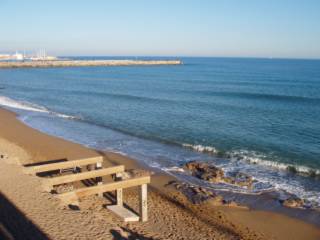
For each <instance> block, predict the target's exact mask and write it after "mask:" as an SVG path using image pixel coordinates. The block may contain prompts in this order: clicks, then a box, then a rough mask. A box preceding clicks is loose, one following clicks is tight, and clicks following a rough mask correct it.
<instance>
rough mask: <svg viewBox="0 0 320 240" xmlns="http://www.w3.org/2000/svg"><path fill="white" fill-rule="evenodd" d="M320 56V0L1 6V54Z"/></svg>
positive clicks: (115, 0) (60, 0) (3, 2)
mask: <svg viewBox="0 0 320 240" xmlns="http://www.w3.org/2000/svg"><path fill="white" fill-rule="evenodd" d="M40 48H45V49H46V50H47V52H48V53H51V54H53V55H134V56H141V55H151V56H241V57H285V58H320V0H92V1H89V0H54V1H49V0H48V1H44V0H39V1H36V0H28V1H27V0H21V1H18V0H0V52H11V51H15V50H21V51H22V50H26V51H27V52H28V51H35V50H38V49H40Z"/></svg>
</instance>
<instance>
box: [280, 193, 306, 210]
mask: <svg viewBox="0 0 320 240" xmlns="http://www.w3.org/2000/svg"><path fill="white" fill-rule="evenodd" d="M282 205H283V206H285V207H290V208H303V207H304V205H305V202H304V200H303V199H301V198H298V197H297V196H294V195H293V196H291V197H289V198H288V199H286V200H284V201H282Z"/></svg>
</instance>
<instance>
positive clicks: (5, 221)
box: [0, 192, 49, 240]
mask: <svg viewBox="0 0 320 240" xmlns="http://www.w3.org/2000/svg"><path fill="white" fill-rule="evenodd" d="M0 239H1V240H2V239H3V240H13V239H14V240H20V239H21V240H22V239H23V240H32V239H37V240H38V239H39V240H44V239H49V237H48V236H46V234H45V233H43V232H42V231H41V230H40V229H39V227H38V226H36V225H35V224H34V223H33V222H32V221H31V220H29V219H28V218H27V217H26V216H25V214H24V213H23V212H21V211H20V210H19V209H18V208H17V207H16V206H15V205H14V204H13V203H11V202H10V200H9V199H8V198H6V196H4V195H3V194H2V193H1V192H0Z"/></svg>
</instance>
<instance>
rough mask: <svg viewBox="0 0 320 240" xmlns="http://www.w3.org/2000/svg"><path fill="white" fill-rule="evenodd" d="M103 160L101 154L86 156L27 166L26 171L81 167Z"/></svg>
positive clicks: (35, 171)
mask: <svg viewBox="0 0 320 240" xmlns="http://www.w3.org/2000/svg"><path fill="white" fill-rule="evenodd" d="M101 162H103V158H102V157H101V156H99V157H92V158H85V159H79V160H73V161H65V162H58V163H51V164H43V165H37V166H32V167H26V168H24V172H25V173H27V174H36V173H41V172H48V171H54V170H60V169H66V168H72V167H80V166H85V165H89V164H96V163H101Z"/></svg>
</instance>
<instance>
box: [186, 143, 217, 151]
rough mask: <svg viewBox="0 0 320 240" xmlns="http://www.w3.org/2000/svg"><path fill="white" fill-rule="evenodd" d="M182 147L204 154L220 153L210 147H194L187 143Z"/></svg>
mask: <svg viewBox="0 0 320 240" xmlns="http://www.w3.org/2000/svg"><path fill="white" fill-rule="evenodd" d="M182 146H183V147H185V148H190V149H192V150H195V151H197V152H203V153H217V152H218V151H217V149H216V148H214V147H210V146H202V145H192V144H187V143H184V144H182Z"/></svg>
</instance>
